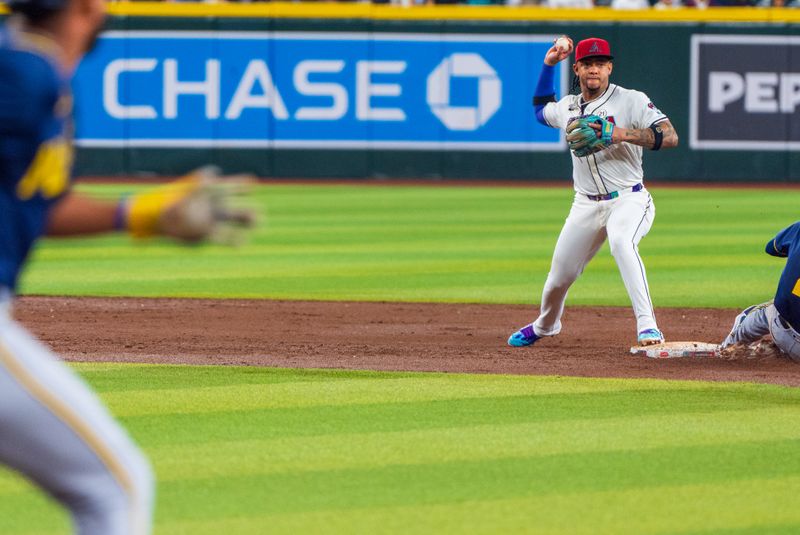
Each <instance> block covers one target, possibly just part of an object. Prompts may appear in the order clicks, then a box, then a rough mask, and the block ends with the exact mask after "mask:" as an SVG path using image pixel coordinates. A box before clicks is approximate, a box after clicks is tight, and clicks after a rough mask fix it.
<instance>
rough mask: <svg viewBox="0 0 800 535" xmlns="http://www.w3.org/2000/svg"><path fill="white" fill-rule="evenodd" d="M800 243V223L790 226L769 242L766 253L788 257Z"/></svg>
mask: <svg viewBox="0 0 800 535" xmlns="http://www.w3.org/2000/svg"><path fill="white" fill-rule="evenodd" d="M799 241H800V221H798V222H797V223H794V224H792V225H789V226H788V227H786V228H785V229H783V230H782V231H780V232H778V234H777V235H776V236H775V237H774V238H773V239H771V240H770V241H769V242H767V246H766V248H765V251H766V253H767V254H769V255H772V256H780V257H786V256H789V254H790V253H791V252H792V251H793V250H794V248H795V247H796V246H797V243H798V242H799Z"/></svg>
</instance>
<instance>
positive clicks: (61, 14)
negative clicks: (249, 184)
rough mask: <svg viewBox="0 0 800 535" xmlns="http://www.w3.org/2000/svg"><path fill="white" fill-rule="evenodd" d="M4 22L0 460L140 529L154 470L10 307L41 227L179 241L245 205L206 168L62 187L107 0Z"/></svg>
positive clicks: (16, 15) (37, 6) (107, 527)
mask: <svg viewBox="0 0 800 535" xmlns="http://www.w3.org/2000/svg"><path fill="white" fill-rule="evenodd" d="M8 7H9V9H10V10H11V12H12V16H11V17H9V19H8V21H7V22H6V23H5V24H4V25H3V26H2V27H0V462H2V463H3V464H5V465H7V466H9V467H11V468H12V469H14V470H17V471H19V472H20V473H22V474H24V475H25V476H26V477H28V478H29V479H30V480H32V481H33V482H34V483H35V484H37V485H38V486H40V487H41V488H42V489H43V490H44V491H45V492H47V493H48V494H49V495H50V496H52V497H53V498H55V499H56V500H58V501H59V502H60V503H62V504H63V505H64V506H65V507H67V508H68V509H69V511H70V513H71V514H72V519H73V522H74V527H75V531H76V533H79V534H81V535H123V534H124V535H133V534H137V535H139V534H147V533H150V532H151V526H152V504H153V497H154V480H153V475H152V472H151V470H150V466H149V464H148V462H147V460H146V459H145V458H144V456H143V455H142V453H141V452H140V451H139V450H138V448H137V447H136V446H135V445H134V444H133V442H132V441H131V439H130V438H129V437H128V435H127V434H126V433H125V431H124V430H123V429H122V428H121V427H120V426H119V425H118V424H117V423H116V422H115V421H114V419H113V418H112V417H111V415H110V414H109V413H108V411H107V410H106V409H105V407H103V405H102V404H101V403H100V401H99V400H98V399H97V398H96V397H95V395H94V394H93V393H92V392H91V391H90V390H89V388H88V387H87V386H86V385H85V384H84V383H83V381H82V380H81V379H80V378H79V377H78V376H77V375H76V374H74V373H73V372H72V371H71V370H70V369H69V368H68V367H67V366H65V365H64V364H62V363H61V362H60V361H58V359H57V358H56V357H55V356H54V355H53V354H52V353H51V352H50V350H49V349H48V348H47V347H45V346H44V345H43V344H41V343H39V342H38V341H37V340H36V339H35V338H33V337H32V336H31V335H30V334H29V333H28V332H27V331H26V330H25V329H23V328H22V327H21V326H20V325H18V324H17V323H16V322H15V321H14V320H13V319H12V318H11V302H12V298H13V295H14V290H15V287H16V284H17V279H18V276H19V272H20V270H21V268H22V267H23V265H24V263H25V260H26V258H27V256H28V252H29V250H30V248H31V246H32V245H33V244H34V242H35V241H36V240H37V239H38V238H39V237H40V236H41V235H43V234H49V235H76V234H91V233H99V232H108V231H114V230H127V231H129V232H131V233H132V234H133V235H135V236H148V235H169V236H172V237H174V238H176V239H179V240H183V241H199V240H202V239H205V238H207V237H209V236H211V234H212V233H214V232H215V231H216V230H217V229H218V228H219V226H220V225H221V224H222V223H238V224H244V225H246V224H248V223H250V222H251V220H252V219H251V217H250V214H248V213H246V212H236V211H230V210H228V209H227V208H226V205H225V201H226V200H227V198H228V197H229V195H230V194H231V193H232V188H231V185H232V184H233V183H234V182H235V181H233V182H231V181H226V182H225V183H222V182H221V181H219V180H217V179H216V177H214V176H213V174H212V172H211V171H210V170H208V169H204V170H201V171H198V172H196V173H194V174H191V175H189V176H187V177H185V178H183V179H181V180H179V181H177V182H174V183H171V184H167V185H165V186H163V187H160V188H157V189H155V190H153V191H151V192H148V193H145V194H141V195H134V196H132V197H129V198H127V199H125V200H124V201H121V202H108V201H103V200H96V199H91V198H89V197H85V196H82V195H80V194H78V193H75V192H73V191H71V190H70V181H71V173H72V171H71V166H72V139H71V137H72V130H73V129H72V119H71V114H72V112H71V108H72V97H71V95H70V90H69V86H70V77H71V75H72V72H73V71H74V69H75V67H76V65H77V63H78V62H79V60H80V59H81V57H82V56H83V54H84V53H85V52H86V51H87V50H89V48H90V47H91V45H92V43H93V42H94V40H95V38H96V37H97V35H98V33H99V31H100V29H101V27H102V24H103V21H104V18H105V6H104V2H103V0H10V2H9V3H8Z"/></svg>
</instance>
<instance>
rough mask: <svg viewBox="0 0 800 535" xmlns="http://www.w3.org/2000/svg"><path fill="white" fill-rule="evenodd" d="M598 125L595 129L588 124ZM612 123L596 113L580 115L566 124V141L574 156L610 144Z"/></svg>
mask: <svg viewBox="0 0 800 535" xmlns="http://www.w3.org/2000/svg"><path fill="white" fill-rule="evenodd" d="M592 123H594V124H597V125H600V130H599V131H597V130H595V129H594V128H592V127H591V126H589V125H590V124H592ZM613 134H614V123H612V122H610V121H607V120H605V119H603V118H602V117H599V116H597V115H581V116H580V117H576V118H575V119H573V120H572V121H570V122H569V124H568V125H567V143H568V144H569V149H570V150H571V151H572V152H574V153H575V156H578V157H579V158H580V157H583V156H589V155H590V154H594V153H595V152H599V151H601V150H603V149H605V148H606V147H608V146H609V145H611V143H612V141H611V136H612V135H613Z"/></svg>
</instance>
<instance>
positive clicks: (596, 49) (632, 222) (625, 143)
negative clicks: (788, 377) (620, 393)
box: [508, 36, 678, 347]
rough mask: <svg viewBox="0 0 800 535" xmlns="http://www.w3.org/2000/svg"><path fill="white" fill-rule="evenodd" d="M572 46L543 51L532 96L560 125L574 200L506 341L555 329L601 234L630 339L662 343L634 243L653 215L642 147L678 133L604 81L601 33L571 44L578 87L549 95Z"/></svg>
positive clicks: (515, 342) (646, 104)
mask: <svg viewBox="0 0 800 535" xmlns="http://www.w3.org/2000/svg"><path fill="white" fill-rule="evenodd" d="M572 49H573V45H572V40H571V39H569V38H568V37H566V36H564V37H563V38H561V39H559V40H557V41H556V45H554V46H553V47H552V48H550V50H548V51H547V54H546V55H545V58H544V65H543V67H542V74H541V77H540V79H539V83H538V85H537V88H536V93H535V96H534V99H533V100H534V108H535V109H536V118H537V120H539V122H541V123H543V124H545V125H547V126H550V127H552V128H564V129H565V130H566V131H567V142H568V144H569V147H570V149H571V152H572V167H573V172H572V178H573V180H574V185H575V199H574V201H573V203H572V208H571V210H570V212H569V215H568V217H567V220H566V222H565V223H564V227H563V228H562V230H561V234H560V236H559V238H558V242H557V243H556V247H555V251H554V253H553V260H552V264H551V267H550V273H549V274H548V276H547V281H546V282H545V285H544V290H543V292H542V302H541V309H540V313H539V317H538V318H537V319H536V321H534V322H533V323H531V324H528V325H526V326H525V327H522V328H521V329H520V330H518V331H517V332H515V333H514V334H512V335H511V337H510V338H509V339H508V344H509V345H511V346H516V347H521V346H528V345H531V344H533V343H535V342H536V341H537V340H539V339H540V338H541V337H543V336H554V335H556V334H558V333H559V332H560V331H561V316H562V314H563V311H564V301H565V300H566V298H567V292H568V290H569V288H570V286H571V285H572V283H573V282H575V280H576V279H577V278H578V276H579V275H580V274H581V273H582V272H583V269H584V268H585V267H586V265H587V264H588V263H589V261H590V260H591V259H592V257H594V255H595V254H596V253H597V251H598V250H599V249H600V247H601V246H602V245H603V242H604V241H605V240H606V239H608V242H609V245H610V247H611V254H612V255H613V256H614V259H615V260H616V262H617V266H618V267H619V271H620V274H621V275H622V280H623V282H624V283H625V288H626V290H627V291H628V296H629V297H630V299H631V303H632V305H633V312H634V315H635V316H636V329H637V330H636V332H637V342H638V343H639V344H640V345H651V344H658V343H662V342H663V341H664V335H663V334H662V332H661V331H660V330H659V328H658V325H657V323H656V317H655V312H654V310H653V304H652V301H651V298H650V290H649V288H648V285H647V276H646V273H645V268H644V263H643V262H642V258H641V257H640V256H639V248H638V245H639V242H640V241H641V239H642V238H643V237H644V236H645V235H646V234H647V232H648V231H649V230H650V226H651V225H652V224H653V219H654V217H655V205H654V204H653V199H652V197H651V196H650V193H649V192H648V191H647V189H646V188H645V187H644V185H643V176H644V175H643V171H642V149H643V148H646V149H650V150H659V149H662V148H668V147H675V146H677V144H678V136H677V134H676V133H675V128H674V127H673V126H672V124H671V123H670V122H669V119H668V118H667V116H666V115H664V114H663V113H661V111H659V110H658V108H656V107H655V106H654V105H653V103H652V102H651V101H650V99H649V98H648V97H647V95H645V94H644V93H642V92H640V91H633V90H630V89H625V88H623V87H620V86H618V85H616V84H611V83H610V82H609V77H610V75H611V72H612V70H613V66H614V64H613V62H612V60H613V56H612V55H611V48H610V46H609V44H608V42H606V41H605V40H603V39H597V38H590V39H585V40H583V41H580V42H579V43H578V45H577V47H575V64H574V65H573V66H572V69H573V72H574V74H575V78H576V81H577V82H578V83H579V84H580V93H579V94H577V95H567V96H565V97H563V98H562V99H561V100H559V101H557V102H556V100H555V84H554V79H555V66H556V65H557V64H558V63H559V62H560V61H562V60H564V59H566V58H567V57H569V55H570V54H571V53H572Z"/></svg>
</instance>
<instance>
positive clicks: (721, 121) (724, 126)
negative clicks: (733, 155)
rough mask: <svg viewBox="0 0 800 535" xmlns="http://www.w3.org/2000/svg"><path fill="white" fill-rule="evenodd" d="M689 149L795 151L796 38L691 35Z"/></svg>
mask: <svg viewBox="0 0 800 535" xmlns="http://www.w3.org/2000/svg"><path fill="white" fill-rule="evenodd" d="M691 65H692V67H691V68H692V72H691V100H690V108H691V111H690V146H691V148H693V149H716V150H776V151H787V150H800V121H798V120H797V117H798V107H799V106H800V37H789V36H777V35H693V36H692V60H691Z"/></svg>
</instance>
